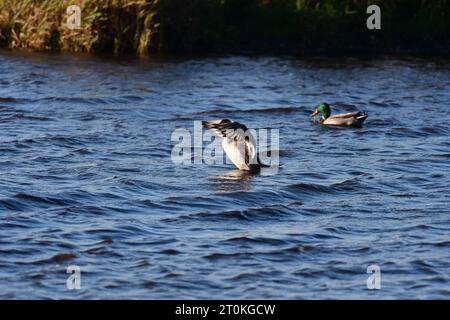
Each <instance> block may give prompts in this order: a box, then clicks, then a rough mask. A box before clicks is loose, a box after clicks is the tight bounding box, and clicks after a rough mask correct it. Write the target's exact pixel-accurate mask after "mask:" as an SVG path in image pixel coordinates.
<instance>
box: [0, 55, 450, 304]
mask: <svg viewBox="0 0 450 320" xmlns="http://www.w3.org/2000/svg"><path fill="white" fill-rule="evenodd" d="M322 101H326V102H329V103H331V104H332V105H333V106H334V110H335V111H336V112H340V111H342V112H349V111H354V110H357V109H358V110H365V111H367V112H368V113H369V118H368V120H367V121H366V125H365V127H364V128H362V129H346V130H343V129H330V128H325V127H320V126H317V125H314V124H313V123H312V122H311V121H310V119H309V114H310V112H311V111H312V109H313V107H314V106H315V105H316V104H317V103H318V102H322ZM449 106H450V64H449V61H445V60H433V59H417V58H401V59H400V58H392V57H391V58H390V57H384V58H378V59H330V58H315V59H312V58H310V59H303V60H302V59H295V58H292V57H278V58H276V57H255V58H250V57H223V58H197V59H195V58H193V59H184V60H179V59H176V60H171V59H169V60H133V59H106V58H98V57H84V56H71V55H40V54H23V53H16V52H6V51H2V52H0V133H1V135H0V230H1V232H0V297H1V298H6V299H23V298H38V299H41V298H52V299H58V298H85V299H94V298H127V299H163V298H179V299H185V298H186V299H191V298H207V299H208V298H218V299H222V298H223V299H238V298H251V299H254V298H272V299H319V298H338V299H346V298H369V299H380V298H387V299H392V298H408V299H409V298H427V299H429V298H437V299H448V298H449V297H450V281H449V280H450V279H449V270H450V250H449V247H450V237H449V234H450V224H449V223H450V217H449V214H450V209H449V203H450V192H449V185H450V178H449V170H450V140H449V134H450V129H449V125H448V124H449V123H450V113H449V112H448V108H449ZM225 117H226V118H231V119H233V120H237V121H240V122H243V123H245V124H246V125H247V126H248V127H251V128H261V127H264V128H278V129H279V130H280V150H281V151H280V163H281V166H280V168H279V172H278V174H276V175H269V174H265V173H264V171H263V172H262V173H261V174H260V175H256V176H249V175H245V174H240V173H239V172H237V171H236V170H234V168H233V166H231V165H227V164H223V165H207V164H200V165H199V164H191V165H174V164H173V162H172V161H171V158H170V155H171V150H172V146H173V142H172V141H171V134H172V132H173V130H175V129H176V128H187V129H189V130H193V121H195V120H207V119H218V118H225ZM373 264H376V265H378V266H380V268H381V274H382V282H381V285H382V287H381V289H380V290H368V289H367V287H366V279H367V277H368V274H366V269H367V266H369V265H373ZM69 265H78V266H80V268H81V271H82V278H81V286H82V288H81V290H76V291H70V290H68V289H67V288H66V279H67V276H68V275H67V274H66V268H67V266H69Z"/></svg>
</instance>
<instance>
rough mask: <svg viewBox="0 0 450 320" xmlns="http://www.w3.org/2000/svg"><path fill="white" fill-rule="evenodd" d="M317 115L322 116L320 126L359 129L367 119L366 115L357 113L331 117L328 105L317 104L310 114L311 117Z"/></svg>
mask: <svg viewBox="0 0 450 320" xmlns="http://www.w3.org/2000/svg"><path fill="white" fill-rule="evenodd" d="M319 113H320V114H322V116H321V117H320V123H321V124H324V125H331V126H342V127H356V128H360V127H362V125H363V123H364V121H365V120H366V119H367V117H368V115H367V113H364V112H359V111H358V112H350V113H342V114H337V115H334V116H332V115H331V108H330V105H329V104H328V103H321V104H319V105H318V106H317V107H316V110H315V111H314V112H313V113H312V114H311V117H315V116H316V115H318V114H319Z"/></svg>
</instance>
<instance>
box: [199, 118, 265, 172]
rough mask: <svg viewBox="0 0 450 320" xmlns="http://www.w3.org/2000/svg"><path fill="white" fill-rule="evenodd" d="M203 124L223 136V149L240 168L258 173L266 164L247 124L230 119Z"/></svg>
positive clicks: (204, 122)
mask: <svg viewBox="0 0 450 320" xmlns="http://www.w3.org/2000/svg"><path fill="white" fill-rule="evenodd" d="M202 125H203V127H204V128H206V129H209V130H211V131H213V132H214V133H215V134H216V135H217V136H219V137H221V138H223V141H222V147H223V150H225V153H226V154H227V156H228V158H230V160H231V161H232V162H233V164H234V165H235V166H236V167H237V168H238V169H240V170H245V171H249V172H250V173H258V172H259V171H260V170H261V167H265V166H266V165H263V164H262V163H261V162H260V161H259V156H258V154H257V152H256V141H255V138H254V137H253V135H252V134H251V133H250V131H249V130H247V127H246V126H245V125H243V124H241V123H239V122H237V121H231V120H228V119H223V120H212V121H203V122H202Z"/></svg>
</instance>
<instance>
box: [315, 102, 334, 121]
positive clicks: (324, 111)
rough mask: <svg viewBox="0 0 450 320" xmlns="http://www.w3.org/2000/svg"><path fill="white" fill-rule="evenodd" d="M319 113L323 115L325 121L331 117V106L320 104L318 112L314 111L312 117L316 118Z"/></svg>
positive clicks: (317, 108)
mask: <svg viewBox="0 0 450 320" xmlns="http://www.w3.org/2000/svg"><path fill="white" fill-rule="evenodd" d="M319 113H320V114H322V117H323V118H324V119H326V118H328V117H329V116H330V115H331V109H330V105H329V104H328V103H320V104H319V105H318V106H317V107H316V110H314V112H313V113H311V117H315V116H316V115H318V114H319Z"/></svg>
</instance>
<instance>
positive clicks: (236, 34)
mask: <svg viewBox="0 0 450 320" xmlns="http://www.w3.org/2000/svg"><path fill="white" fill-rule="evenodd" d="M372 3H374V4H378V5H379V6H380V7H381V11H382V30H372V31H371V30H368V29H367V28H366V19H367V17H368V15H367V14H366V8H367V6H368V5H369V4H372ZM72 4H80V7H81V10H82V24H81V28H80V29H79V30H69V29H68V28H67V25H66V21H67V14H66V8H67V7H68V6H69V5H72ZM0 47H9V48H21V49H28V50H41V51H44V50H45V51H69V52H94V53H95V52H96V53H114V54H137V55H154V54H191V53H229V52H262V53H264V52H281V53H284V52H289V53H304V52H311V53H316V52H323V53H328V52H351V53H352V52H353V53H358V52H372V51H375V52H403V51H404V52H428V51H430V52H432V51H437V52H447V53H448V52H449V51H450V50H449V48H450V0H384V1H383V0H379V1H369V0H347V1H345V0H343V1H338V0H189V1H186V0H71V1H68V0H0Z"/></svg>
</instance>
